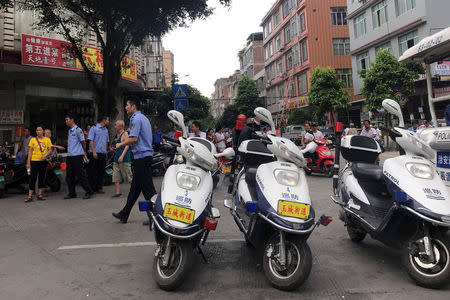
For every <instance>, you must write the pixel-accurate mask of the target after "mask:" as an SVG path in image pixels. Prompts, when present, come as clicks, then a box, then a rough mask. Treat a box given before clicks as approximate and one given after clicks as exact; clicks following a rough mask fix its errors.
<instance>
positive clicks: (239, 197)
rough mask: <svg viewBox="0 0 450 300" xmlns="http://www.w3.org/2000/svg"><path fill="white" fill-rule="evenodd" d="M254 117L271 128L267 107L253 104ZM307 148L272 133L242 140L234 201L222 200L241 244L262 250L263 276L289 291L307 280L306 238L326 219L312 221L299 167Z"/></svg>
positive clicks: (323, 217)
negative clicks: (231, 217) (230, 215)
mask: <svg viewBox="0 0 450 300" xmlns="http://www.w3.org/2000/svg"><path fill="white" fill-rule="evenodd" d="M255 115H256V116H257V117H259V119H260V120H261V121H264V122H266V123H268V124H269V125H270V126H271V128H272V132H275V128H274V127H275V126H274V123H273V120H272V116H271V114H270V112H269V111H268V110H266V109H265V108H261V107H258V108H256V109H255ZM313 147H315V144H314V143H312V144H308V145H307V147H306V148H305V149H304V150H302V151H300V150H299V148H298V147H297V146H296V145H295V143H294V142H292V141H291V140H289V139H286V138H282V137H277V136H273V135H268V136H267V137H259V136H258V135H255V136H254V139H252V140H248V141H244V142H242V143H241V145H240V146H239V152H240V154H241V156H242V160H243V168H242V170H241V171H240V172H239V175H238V176H237V178H236V180H235V183H234V189H233V191H232V195H233V197H234V199H226V200H225V201H224V205H225V207H227V208H229V209H230V212H231V214H232V216H233V218H234V220H235V222H236V224H237V226H238V227H239V229H240V230H241V231H242V232H243V233H244V237H245V240H246V241H247V243H248V244H251V245H252V246H254V247H255V248H256V249H257V250H259V252H260V253H261V254H262V257H261V258H262V261H263V262H262V264H263V269H264V274H265V275H266V277H267V279H268V280H269V281H270V283H271V284H272V285H273V286H274V287H276V288H278V289H282V290H293V289H295V288H297V287H299V286H300V285H301V284H302V283H303V282H304V281H305V280H306V279H307V278H308V276H309V273H310V271H311V266H312V254H311V250H310V248H309V246H308V243H307V239H308V237H309V235H310V234H311V232H312V231H313V230H314V228H315V227H316V226H318V225H319V224H323V225H325V226H326V225H328V223H329V222H331V218H329V217H326V216H322V217H321V218H320V220H319V221H318V222H315V221H314V218H315V211H314V209H313V207H312V202H311V198H310V195H309V190H308V184H307V181H306V176H305V172H304V170H303V166H304V165H305V164H306V160H305V158H304V157H303V154H304V153H306V152H308V151H311V150H312V148H313ZM232 151H233V150H232V149H226V150H225V154H227V155H228V154H229V152H232ZM233 152H234V151H233Z"/></svg>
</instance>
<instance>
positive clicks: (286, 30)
mask: <svg viewBox="0 0 450 300" xmlns="http://www.w3.org/2000/svg"><path fill="white" fill-rule="evenodd" d="M290 41H291V26H289V24H288V25H287V26H286V27H284V44H285V45H286V44H287V43H289V42H290Z"/></svg>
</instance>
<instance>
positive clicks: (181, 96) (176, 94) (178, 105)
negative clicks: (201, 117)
mask: <svg viewBox="0 0 450 300" xmlns="http://www.w3.org/2000/svg"><path fill="white" fill-rule="evenodd" d="M172 92H173V106H174V109H175V110H177V111H179V112H182V111H183V110H185V109H186V108H188V107H189V101H188V97H189V93H188V88H187V85H186V84H174V85H173V86H172Z"/></svg>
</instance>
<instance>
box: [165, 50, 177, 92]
mask: <svg viewBox="0 0 450 300" xmlns="http://www.w3.org/2000/svg"><path fill="white" fill-rule="evenodd" d="M174 63H175V62H174V56H173V53H172V52H171V51H170V50H164V51H163V68H164V81H165V85H166V86H168V87H171V86H172V77H173V75H174V74H175V70H174V68H175V66H174Z"/></svg>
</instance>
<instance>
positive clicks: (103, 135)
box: [88, 123, 109, 154]
mask: <svg viewBox="0 0 450 300" xmlns="http://www.w3.org/2000/svg"><path fill="white" fill-rule="evenodd" d="M88 140H90V141H93V142H94V147H95V152H97V153H104V154H106V148H107V147H106V146H107V144H108V142H109V134H108V129H107V128H106V126H105V127H102V125H100V123H97V125H95V126H94V127H92V128H91V130H89V135H88ZM89 152H93V151H92V149H89Z"/></svg>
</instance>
